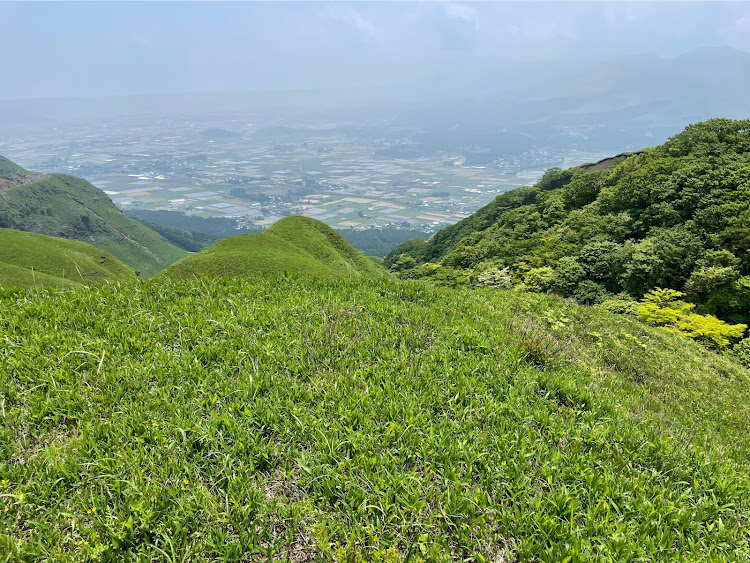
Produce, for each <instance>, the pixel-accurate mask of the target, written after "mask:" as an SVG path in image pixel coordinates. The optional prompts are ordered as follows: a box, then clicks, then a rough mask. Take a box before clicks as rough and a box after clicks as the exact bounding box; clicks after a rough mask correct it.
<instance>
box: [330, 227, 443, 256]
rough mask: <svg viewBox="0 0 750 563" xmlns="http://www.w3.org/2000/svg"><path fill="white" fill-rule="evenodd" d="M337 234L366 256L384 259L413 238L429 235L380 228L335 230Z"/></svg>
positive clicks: (408, 230) (414, 231)
mask: <svg viewBox="0 0 750 563" xmlns="http://www.w3.org/2000/svg"><path fill="white" fill-rule="evenodd" d="M337 230H338V233H339V234H340V235H341V236H342V237H344V238H345V239H346V242H348V243H349V244H351V245H352V246H353V247H354V248H356V249H357V250H359V251H360V252H363V253H365V254H366V255H367V256H380V257H385V255H386V254H388V252H390V251H391V250H393V248H394V247H396V246H399V245H400V244H402V243H404V242H406V241H407V240H411V239H413V238H424V239H426V238H427V237H428V236H429V235H428V234H426V233H424V232H422V231H419V230H417V229H403V228H396V227H382V228H379V229H337Z"/></svg>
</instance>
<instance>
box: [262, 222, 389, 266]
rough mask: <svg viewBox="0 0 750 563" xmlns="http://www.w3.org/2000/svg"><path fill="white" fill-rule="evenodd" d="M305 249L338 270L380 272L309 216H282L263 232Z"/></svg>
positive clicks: (333, 233)
mask: <svg viewBox="0 0 750 563" xmlns="http://www.w3.org/2000/svg"><path fill="white" fill-rule="evenodd" d="M265 234H266V235H273V236H275V237H279V238H281V239H284V240H285V241H287V242H289V243H291V244H293V245H295V246H297V247H298V248H301V249H302V250H304V251H306V252H308V253H309V254H311V255H312V256H313V257H315V259H316V260H318V261H320V262H323V263H324V264H326V265H327V266H329V267H330V268H333V269H334V270H337V271H340V272H344V273H345V272H349V271H350V270H353V273H354V275H356V274H357V273H359V274H363V275H373V276H377V275H382V274H383V273H384V272H383V269H382V268H379V267H377V265H374V264H373V263H372V261H370V260H368V259H367V258H366V257H365V256H364V255H363V254H362V253H361V252H359V251H357V250H356V249H355V248H354V247H353V246H352V245H350V244H349V243H348V242H346V239H344V237H342V236H341V235H340V234H339V233H337V232H336V231H335V230H333V229H332V228H331V227H329V226H328V225H326V224H325V223H322V222H321V221H318V220H317V219H311V218H309V217H300V216H297V217H285V218H284V219H281V220H280V221H277V222H276V223H274V224H273V225H272V226H271V227H270V228H269V229H268V230H267V231H266V232H265Z"/></svg>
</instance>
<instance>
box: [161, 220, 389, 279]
mask: <svg viewBox="0 0 750 563" xmlns="http://www.w3.org/2000/svg"><path fill="white" fill-rule="evenodd" d="M287 273H294V274H298V275H308V276H312V277H330V278H353V277H360V276H382V275H386V272H385V270H384V269H383V268H382V267H380V266H379V265H378V264H375V263H374V262H373V261H371V260H368V259H367V258H366V257H365V256H363V255H362V254H361V253H359V252H357V251H356V250H355V249H354V248H352V247H351V246H350V245H349V244H348V243H347V242H346V241H345V240H344V239H342V238H341V236H340V235H339V234H338V233H336V231H334V230H333V229H331V228H330V227H329V226H327V225H325V224H324V223H321V222H320V221H316V220H315V219H310V218H307V217H286V218H284V219H282V220H280V221H278V222H277V223H275V224H274V225H273V226H272V227H271V228H269V229H267V230H266V231H265V232H264V233H262V234H249V235H237V236H234V237H229V238H226V239H223V240H221V241H219V242H218V243H216V244H215V245H213V246H211V247H209V248H207V249H205V250H202V251H201V252H198V253H197V254H193V255H191V256H188V257H187V258H184V259H182V260H180V261H179V262H177V263H176V264H174V265H172V266H170V267H169V268H167V269H166V270H165V271H164V272H163V273H162V274H161V276H162V277H167V278H171V279H185V278H193V277H221V276H230V277H243V276H258V275H285V274H287Z"/></svg>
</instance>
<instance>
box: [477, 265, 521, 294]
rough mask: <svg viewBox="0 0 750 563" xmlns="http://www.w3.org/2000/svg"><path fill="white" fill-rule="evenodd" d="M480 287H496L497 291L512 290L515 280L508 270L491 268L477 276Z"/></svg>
mask: <svg viewBox="0 0 750 563" xmlns="http://www.w3.org/2000/svg"><path fill="white" fill-rule="evenodd" d="M476 285H477V286H478V287H494V288H496V289H511V288H512V287H513V278H512V277H511V276H510V270H509V269H508V268H502V269H501V268H490V269H487V270H484V271H483V272H481V273H480V274H479V275H478V276H477V281H476Z"/></svg>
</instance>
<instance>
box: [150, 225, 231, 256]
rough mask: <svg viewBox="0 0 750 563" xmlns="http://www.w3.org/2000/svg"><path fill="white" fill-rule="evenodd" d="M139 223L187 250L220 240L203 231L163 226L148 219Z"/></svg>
mask: <svg viewBox="0 0 750 563" xmlns="http://www.w3.org/2000/svg"><path fill="white" fill-rule="evenodd" d="M141 223H143V224H144V225H146V226H147V227H148V228H149V229H153V230H154V231H156V232H157V233H159V234H160V235H161V236H162V237H164V239H165V240H167V241H169V242H171V243H172V244H174V245H175V246H179V247H180V248H182V249H183V250H187V251H188V252H199V251H201V250H203V249H204V248H208V247H209V246H211V245H212V244H215V243H217V242H218V241H219V240H220V239H219V238H218V237H215V236H212V235H207V234H205V233H199V232H195V231H186V230H184V229H176V228H174V227H165V226H164V225H160V224H159V223H151V222H149V221H141Z"/></svg>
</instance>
